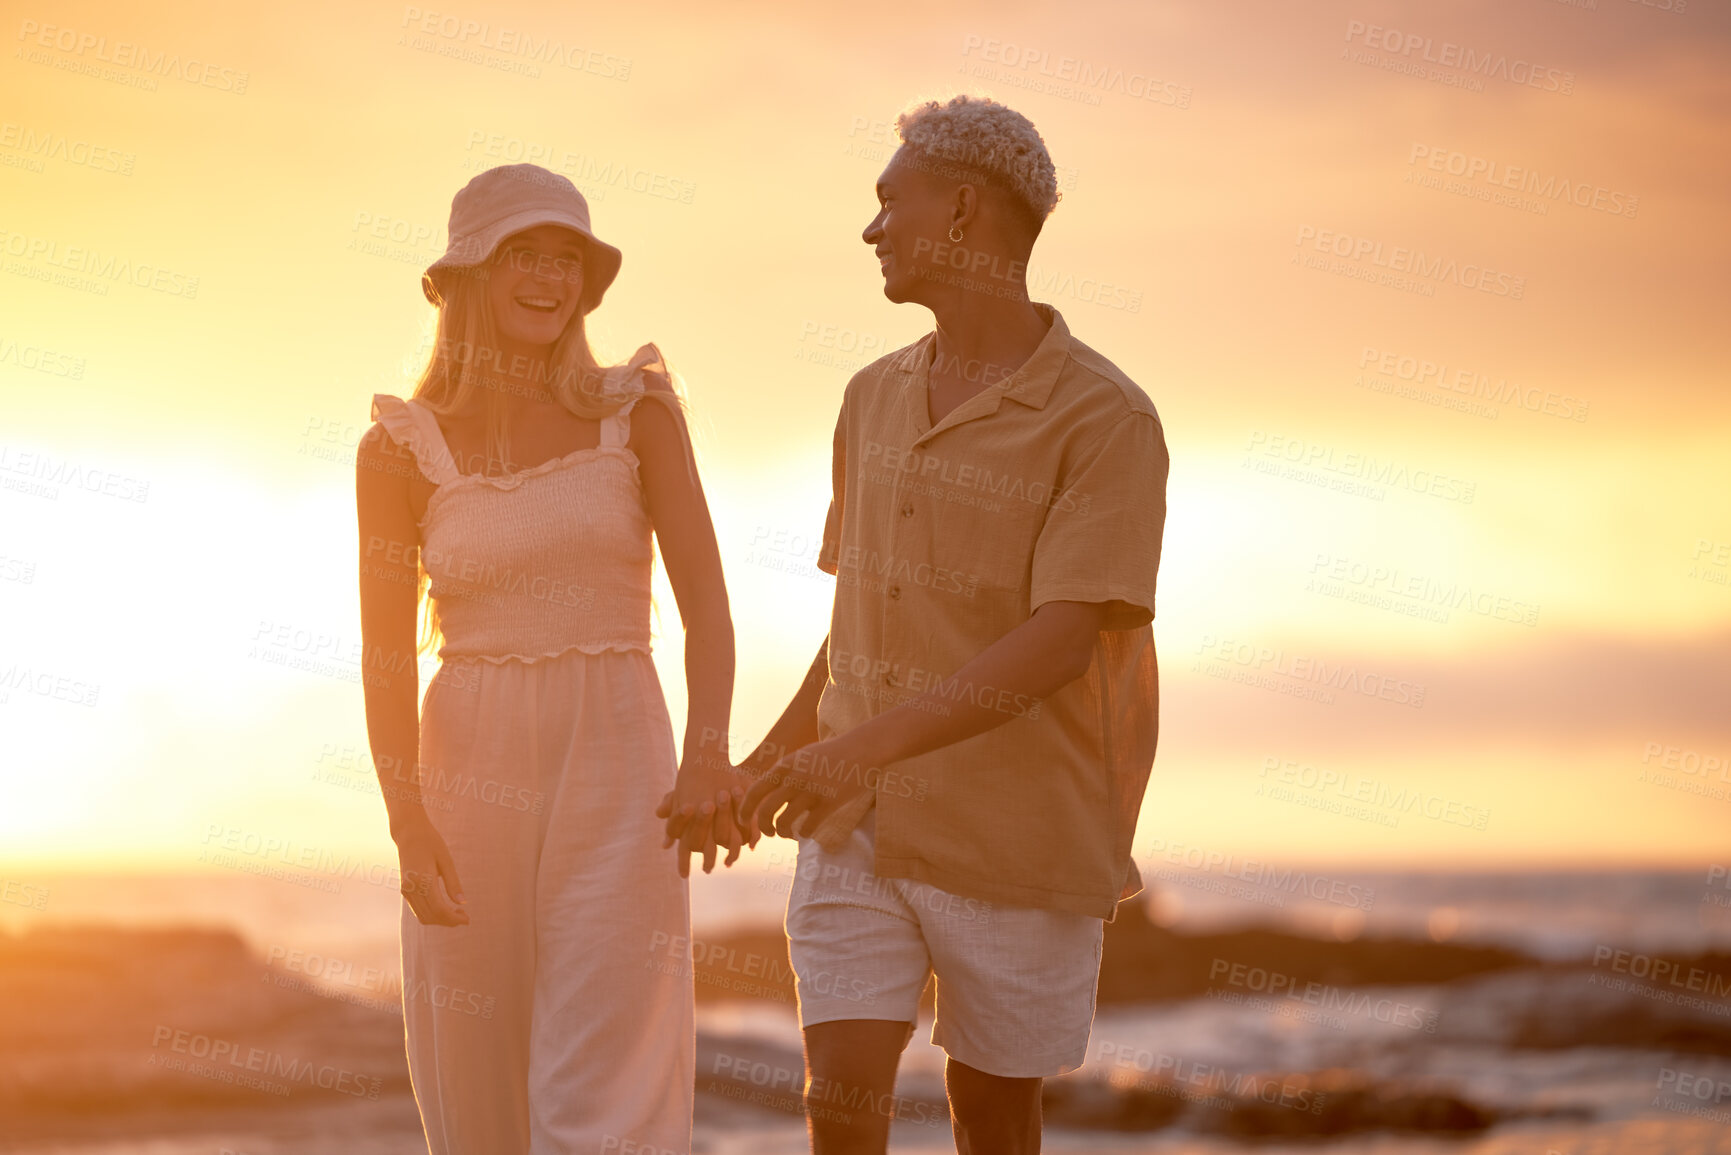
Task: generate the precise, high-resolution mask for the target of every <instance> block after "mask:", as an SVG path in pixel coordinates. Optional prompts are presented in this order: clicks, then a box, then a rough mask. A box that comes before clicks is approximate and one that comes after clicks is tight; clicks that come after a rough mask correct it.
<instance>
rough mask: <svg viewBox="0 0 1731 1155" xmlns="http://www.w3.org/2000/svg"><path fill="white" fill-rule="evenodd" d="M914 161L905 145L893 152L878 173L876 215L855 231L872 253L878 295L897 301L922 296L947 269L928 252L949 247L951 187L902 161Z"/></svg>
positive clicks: (917, 301) (930, 289) (928, 292)
mask: <svg viewBox="0 0 1731 1155" xmlns="http://www.w3.org/2000/svg"><path fill="white" fill-rule="evenodd" d="M919 159H920V158H919V154H917V153H915V154H910V153H909V151H908V149H907V147H906V146H905V145H904V146H903V147H902V148H900V149H897V150H896V154H895V156H893V157H891V158H890V163H889V164H888V165H887V166H885V168H884V171H883V172H882V173H881V174H879V176H878V183H877V198H878V215H877V216H875V217H873V218H872V220H871V224H869V225H867V226H866V227H865V232H863V233H861V234H860V235H861V237H862V238H863V239H864V240H865V243H866V244H868V245H870V246H871V247H872V249H873V251H874V252H876V253H877V255H878V263H879V266H880V267H881V269H882V271H883V278H884V296H886V297H888V298H889V299H890V300H892V301H895V302H898V303H900V302H903V301H913V302H915V303H920V302H923V301H924V300H926V299H927V298H928V296H929V295H930V294H931V292H932V290H933V289H935V288H936V282H935V281H934V280H933V278H934V277H935V276H940V275H942V274H943V273H944V272H945V271H946V269H947V266H942V265H939V264H937V263H936V262H935V260H934V254H935V253H936V251H937V248H938V246H939V245H945V246H948V245H949V240H948V236H949V230H950V220H951V216H950V213H951V210H952V209H953V207H954V204H955V200H954V195H953V191H954V190H951V189H946V188H944V187H943V183H942V182H941V181H937V180H935V179H933V178H932V177H931V176H929V175H928V174H926V173H923V172H920V171H919V170H918V168H916V167H913V166H912V165H910V164H909V163H908V162H909V161H910V160H912V161H915V162H917V161H918V160H919ZM952 247H953V246H952ZM922 272H923V273H924V274H925V275H924V276H922V275H921V274H922Z"/></svg>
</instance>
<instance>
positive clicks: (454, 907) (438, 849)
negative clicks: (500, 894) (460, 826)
mask: <svg viewBox="0 0 1731 1155" xmlns="http://www.w3.org/2000/svg"><path fill="white" fill-rule="evenodd" d="M393 837H394V838H395V839H396V843H397V864H398V869H399V873H400V874H401V875H402V881H403V884H402V892H403V897H404V898H405V899H407V900H408V903H409V909H410V910H412V911H414V912H415V917H416V918H417V919H419V920H420V922H421V924H422V925H423V926H468V925H469V912H468V911H466V910H464V909H463V884H462V883H460V882H458V881H457V864H456V862H455V861H454V860H453V859H452V858H451V851H450V848H449V847H447V846H446V845H445V840H444V838H443V837H441V836H440V834H439V832H438V830H437V829H435V828H434V826H433V820H432V819H430V818H428V817H426V816H425V815H421V816H420V817H418V818H415V819H413V820H411V821H410V823H409V824H408V825H407V826H406V827H405V828H404V829H403V830H401V831H399V832H397V833H395V834H394V835H393Z"/></svg>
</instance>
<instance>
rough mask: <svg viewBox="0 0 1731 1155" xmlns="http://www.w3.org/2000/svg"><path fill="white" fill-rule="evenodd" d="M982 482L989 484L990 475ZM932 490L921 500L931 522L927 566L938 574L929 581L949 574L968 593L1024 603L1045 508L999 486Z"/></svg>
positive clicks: (947, 487) (939, 487) (1003, 486)
mask: <svg viewBox="0 0 1731 1155" xmlns="http://www.w3.org/2000/svg"><path fill="white" fill-rule="evenodd" d="M985 479H986V481H987V482H991V481H992V480H993V479H992V477H991V475H990V474H987V475H985ZM934 490H935V491H934V492H931V493H927V494H926V495H924V500H925V501H926V502H927V503H928V504H927V507H926V508H927V511H928V513H929V516H930V517H931V519H932V539H931V540H932V560H933V562H934V563H935V565H936V566H937V567H938V569H939V571H940V574H937V575H934V580H936V578H937V577H938V576H943V575H944V574H948V573H953V574H956V575H959V576H960V579H961V580H962V581H963V582H965V583H966V584H967V585H968V586H969V587H970V588H983V589H988V590H991V591H994V592H996V593H999V594H1003V593H1011V592H1016V593H1020V594H1021V595H1022V597H1023V599H1024V600H1025V599H1026V598H1027V596H1028V593H1029V591H1030V586H1031V584H1032V577H1033V566H1034V544H1035V542H1037V541H1038V540H1039V537H1040V527H1041V526H1042V525H1044V524H1045V517H1046V507H1045V506H1044V505H1043V504H1041V503H1040V502H1038V501H1031V500H1029V499H1028V498H1027V497H1026V496H1025V495H1024V492H1023V491H1022V490H1021V489H1020V488H1019V487H1012V486H1011V485H1009V484H1007V483H1003V482H998V483H997V491H994V489H993V488H990V487H988V486H987V485H983V484H976V485H970V486H962V485H948V486H943V485H940V486H937V487H934ZM946 580H950V579H948V578H947V577H946Z"/></svg>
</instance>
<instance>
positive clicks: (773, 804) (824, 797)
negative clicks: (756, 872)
mask: <svg viewBox="0 0 1731 1155" xmlns="http://www.w3.org/2000/svg"><path fill="white" fill-rule="evenodd" d="M874 788H875V784H874V783H873V782H872V781H871V772H869V771H868V770H867V769H866V767H865V766H864V765H862V764H861V762H860V761H859V760H858V759H855V758H851V757H849V750H848V747H847V743H846V741H845V736H843V737H838V738H831V739H829V740H828V741H824V742H814V743H812V744H811V745H809V746H802V747H801V748H800V749H798V750H795V751H793V752H792V753H791V754H788V755H787V756H786V757H784V758H782V759H781V760H780V761H779V762H777V763H776V764H775V766H774V767H773V768H771V769H770V771H769V773H767V774H765V775H764V776H763V777H761V778H759V779H758V780H757V781H756V782H753V783H752V784H751V789H750V790H747V791H746V792H745V799H744V801H742V802H741V803H740V804H739V809H740V813H741V814H742V815H743V816H744V818H745V832H746V835H747V837H749V838H750V840H751V843H752V845H754V846H755V845H756V844H757V839H758V838H759V836H760V831H768V832H770V833H773V834H779V835H781V836H782V837H783V838H800V837H804V836H810V835H813V834H815V833H816V832H817V830H818V828H819V827H820V826H822V825H823V824H824V822H825V820H826V819H828V818H830V817H831V816H832V815H835V814H836V813H838V812H840V811H842V810H844V809H855V808H857V807H855V806H850V804H857V803H858V801H859V800H860V798H861V796H862V795H867V794H871V793H872V792H873V790H874ZM777 811H780V813H779V815H778V814H777ZM856 818H857V815H856Z"/></svg>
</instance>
